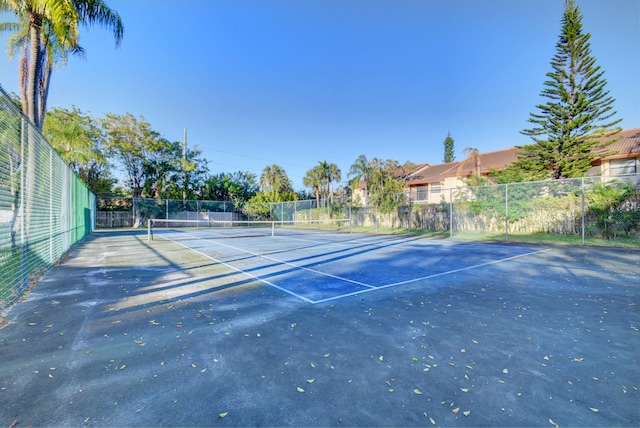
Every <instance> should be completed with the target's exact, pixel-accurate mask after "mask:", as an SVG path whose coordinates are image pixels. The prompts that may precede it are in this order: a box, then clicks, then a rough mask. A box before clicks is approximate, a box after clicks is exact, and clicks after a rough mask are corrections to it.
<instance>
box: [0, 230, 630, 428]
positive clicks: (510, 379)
mask: <svg viewBox="0 0 640 428" xmlns="http://www.w3.org/2000/svg"><path fill="white" fill-rule="evenodd" d="M639 303H640V252H639V251H634V250H621V249H603V248H597V249H594V248H588V247H567V248H565V247H553V248H551V251H547V252H543V253H539V254H537V255H535V256H528V257H525V258H519V259H515V260H514V261H512V262H509V263H501V264H499V265H490V266H486V267H483V268H479V269H475V270H469V271H461V272H458V273H455V274H451V275H447V276H442V277H437V278H432V279H430V280H428V281H424V282H419V283H413V284H410V285H407V286H400V287H394V288H392V289H386V290H380V291H375V292H370V293H367V294H365V295H356V296H351V297H347V298H344V299H340V300H336V301H333V302H330V303H324V304H322V303H321V304H316V305H312V304H309V303H305V302H302V301H300V300H299V299H296V298H295V297H292V296H290V295H287V294H284V293H282V292H279V291H277V290H276V289H273V288H270V287H268V286H266V285H264V284H261V283H258V282H255V281H253V280H250V279H248V278H247V277H245V276H243V275H242V274H240V273H237V272H233V271H230V270H229V269H227V268H225V267H224V266H221V265H219V264H216V263H214V262H212V261H211V260H209V259H207V258H204V257H203V256H200V255H198V254H196V253H194V252H190V251H188V250H186V249H184V248H182V247H180V246H178V245H176V244H173V243H170V242H166V241H154V242H153V243H152V244H151V245H149V244H147V242H146V236H145V234H144V233H143V232H129V231H126V232H122V231H120V232H96V233H93V234H92V235H90V236H89V237H88V238H87V239H86V240H85V241H84V242H82V243H81V244H80V245H78V246H77V247H75V248H74V249H73V251H72V252H71V254H70V256H69V257H68V258H67V259H66V260H64V261H63V262H62V263H61V264H60V265H59V266H56V267H55V268H53V269H51V270H50V271H49V272H48V273H47V274H46V275H45V277H44V278H43V279H42V281H41V282H40V283H39V284H38V285H37V286H36V287H35V288H34V289H33V290H32V292H31V293H30V294H29V295H28V297H27V298H26V299H25V300H24V301H22V302H20V303H18V304H16V305H15V306H13V307H12V308H10V309H9V310H8V311H6V313H5V314H4V318H5V320H6V321H8V324H7V325H6V326H5V327H4V328H2V329H0V425H3V426H9V425H11V424H13V423H15V426H27V425H33V426H214V425H215V426H432V425H437V426H553V425H554V424H558V425H559V426H603V427H604V426H607V427H610V426H639V425H640V391H639V388H640V364H638V355H639V352H640V332H639V328H640V310H639V307H638V304H639Z"/></svg>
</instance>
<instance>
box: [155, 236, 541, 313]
mask: <svg viewBox="0 0 640 428" xmlns="http://www.w3.org/2000/svg"><path fill="white" fill-rule="evenodd" d="M183 236H184V235H183ZM275 238H278V239H286V240H287V241H301V242H306V243H310V244H314V248H323V247H331V246H338V247H342V248H344V249H346V250H351V249H354V248H355V249H357V248H358V247H369V249H368V250H367V252H368V251H376V250H380V249H384V248H386V247H389V246H390V245H394V246H401V245H402V244H403V243H404V242H406V243H413V242H414V241H413V240H411V241H407V240H406V239H405V240H400V241H397V242H394V243H393V244H389V241H374V242H372V243H366V242H365V243H364V244H361V245H358V246H350V245H348V244H344V243H340V242H333V241H330V242H326V241H314V240H311V239H300V238H292V237H275ZM163 239H167V240H170V241H172V242H175V243H176V244H178V245H180V246H182V247H184V248H186V249H188V250H191V251H194V252H196V253H198V254H200V255H201V256H203V257H206V258H208V259H210V260H213V261H214V262H216V263H219V264H222V265H224V266H226V267H228V268H230V269H232V270H234V271H236V272H238V273H240V274H242V275H245V276H247V277H249V278H252V279H255V280H257V281H260V282H262V283H264V284H266V285H269V286H270V287H273V288H275V289H277V290H279V291H282V292H284V293H286V294H289V295H292V296H294V297H297V298H299V299H301V300H303V301H305V302H307V303H311V304H317V303H323V302H327V301H331V300H336V299H341V298H344V297H349V296H354V295H357V294H361V293H365V292H369V291H374V290H380V289H385V288H391V287H396V286H400V285H407V284H411V283H415V282H419V281H424V280H428V279H431V278H435V277H439V276H445V275H450V274H454V273H456V272H462V271H466V270H471V269H477V268H480V267H484V266H489V265H493V264H498V263H504V262H508V261H510V260H514V259H517V258H521V257H525V256H530V255H534V254H538V253H542V252H545V251H549V250H548V249H542V250H533V249H528V248H523V247H517V248H520V249H526V250H527V251H525V252H522V253H518V254H515V255H509V256H507V257H500V258H498V259H492V260H489V261H483V262H480V263H475V264H472V265H469V266H463V267H460V268H456V269H448V270H446V271H443V272H437V273H433V274H429V275H420V276H418V277H413V278H409V279H404V280H401V281H395V282H389V283H384V284H380V285H375V284H371V283H367V282H364V281H359V280H356V279H350V278H347V277H345V276H343V275H336V274H332V273H328V272H323V271H320V270H318V269H313V268H310V267H307V266H302V265H300V264H298V263H294V262H292V261H288V260H283V259H280V258H276V257H273V256H271V255H267V254H268V253H273V251H269V252H268V253H267V254H265V253H260V252H256V251H251V250H247V249H245V248H241V247H237V246H233V245H229V244H225V243H222V242H220V241H217V240H212V239H207V238H202V237H198V236H195V235H191V236H189V240H190V242H200V243H204V244H205V246H204V247H203V248H200V249H199V248H195V246H190V245H186V244H184V243H181V242H179V241H176V240H172V239H171V238H167V237H163ZM380 242H384V243H385V245H378V244H379V243H380ZM448 245H449V246H451V245H453V246H456V244H448ZM215 247H222V248H224V249H225V250H231V251H233V252H235V253H236V254H238V255H247V256H249V257H243V258H242V259H234V260H232V261H229V260H227V261H225V260H224V259H223V258H222V257H219V256H215V255H212V254H210V252H211V249H212V248H215ZM425 248H427V247H425ZM279 250H282V249H279ZM282 251H284V252H287V251H293V252H294V253H295V251H297V250H296V249H291V248H289V249H285V250H282ZM282 251H278V252H282ZM320 256H321V255H317V254H316V255H314V256H312V257H305V258H304V259H307V258H319V257H320ZM344 257H350V255H346V256H344ZM227 258H229V257H227ZM247 259H252V260H253V263H254V266H251V267H249V268H244V267H239V266H236V265H234V262H237V261H238V260H244V261H245V262H246V260H247ZM259 260H264V261H268V262H272V263H273V264H272V265H268V266H260V265H255V264H256V263H259ZM298 260H300V259H298ZM331 262H332V261H331V260H329V261H325V260H323V261H321V262H316V263H317V264H320V263H331ZM278 266H280V267H287V268H290V269H286V270H274V271H272V272H269V273H265V271H266V270H269V269H275V268H276V267H278ZM256 270H261V271H262V272H261V273H258V274H255V273H253V272H252V271H256ZM301 273H304V274H305V277H304V280H305V281H304V283H305V284H306V285H307V288H306V289H304V288H302V289H300V290H296V288H299V287H304V286H302V285H301V283H297V284H296V278H297V277H299V276H300V274H301ZM278 277H280V282H281V284H278V283H277V281H276V278H278ZM314 277H315V278H314ZM322 278H324V279H322ZM314 282H315V283H317V286H314V285H313V283H314ZM309 284H311V285H309ZM337 284H342V285H340V286H338V285H337Z"/></svg>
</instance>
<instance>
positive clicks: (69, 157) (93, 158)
mask: <svg viewBox="0 0 640 428" xmlns="http://www.w3.org/2000/svg"><path fill="white" fill-rule="evenodd" d="M42 133H43V135H44V136H45V137H46V138H47V140H48V141H49V143H50V144H51V145H52V146H53V148H54V149H55V150H56V151H57V152H58V154H59V155H60V157H61V158H62V159H63V160H64V161H65V162H66V163H67V164H68V165H69V167H70V168H71V169H72V170H73V171H74V172H75V173H76V174H77V175H78V177H80V179H81V180H82V181H84V183H85V184H86V185H87V187H88V188H89V189H90V190H91V191H92V192H93V193H94V194H96V195H100V194H109V193H111V190H112V187H113V186H114V184H115V183H116V181H117V180H116V179H115V178H114V177H113V176H112V175H111V172H110V168H109V162H108V160H107V157H106V155H105V153H104V147H103V133H102V130H101V129H100V127H99V126H98V122H97V120H96V119H94V118H93V117H91V116H90V115H89V114H87V113H84V112H82V111H81V110H79V109H78V108H76V107H75V106H74V107H73V108H72V109H71V110H67V109H63V108H54V109H52V110H51V111H49V112H48V113H47V120H46V121H45V126H44V128H43V131H42Z"/></svg>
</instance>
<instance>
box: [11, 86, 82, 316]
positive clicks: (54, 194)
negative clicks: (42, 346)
mask: <svg viewBox="0 0 640 428" xmlns="http://www.w3.org/2000/svg"><path fill="white" fill-rule="evenodd" d="M94 218H95V196H94V195H93V194H92V193H91V192H90V191H89V190H88V189H87V187H86V186H85V185H84V184H83V183H82V182H81V181H80V179H79V178H78V177H77V176H76V175H75V174H74V173H73V171H72V170H71V169H70V168H69V167H68V166H67V165H66V163H65V162H64V161H63V160H62V159H61V158H60V156H58V154H57V153H56V151H55V150H54V149H53V148H52V147H51V146H50V145H49V143H48V142H47V141H46V140H45V138H44V137H43V136H42V134H40V132H39V131H38V130H37V129H36V128H35V127H34V126H33V125H32V124H31V123H30V122H29V120H28V119H27V118H26V117H25V116H24V115H23V114H22V113H21V111H20V109H19V108H18V106H16V105H15V104H14V103H13V102H12V101H11V98H10V97H9V96H8V95H7V93H6V92H5V91H4V90H3V89H2V87H0V277H1V278H2V280H1V281H0V308H4V307H6V306H8V305H10V304H11V303H13V302H14V301H16V300H17V299H19V298H20V297H21V296H22V295H23V294H24V292H25V291H26V290H27V289H28V288H29V286H30V284H31V283H32V281H33V280H35V279H37V277H38V276H39V275H40V274H41V273H42V272H43V271H45V270H46V269H48V268H49V267H50V266H52V265H53V264H54V263H56V262H57V261H58V260H60V258H61V257H62V255H63V254H64V253H65V252H66V251H67V250H68V249H69V248H70V247H71V245H73V244H75V243H76V242H78V241H80V240H81V239H83V238H84V237H85V236H86V235H87V234H89V233H90V232H91V231H92V230H93V226H94Z"/></svg>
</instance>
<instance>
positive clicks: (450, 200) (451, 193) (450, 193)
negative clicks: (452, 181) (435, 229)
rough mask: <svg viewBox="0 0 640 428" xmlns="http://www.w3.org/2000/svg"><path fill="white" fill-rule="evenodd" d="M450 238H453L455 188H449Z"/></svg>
mask: <svg viewBox="0 0 640 428" xmlns="http://www.w3.org/2000/svg"><path fill="white" fill-rule="evenodd" d="M449 238H453V188H451V189H449Z"/></svg>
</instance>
